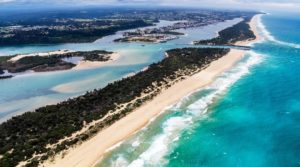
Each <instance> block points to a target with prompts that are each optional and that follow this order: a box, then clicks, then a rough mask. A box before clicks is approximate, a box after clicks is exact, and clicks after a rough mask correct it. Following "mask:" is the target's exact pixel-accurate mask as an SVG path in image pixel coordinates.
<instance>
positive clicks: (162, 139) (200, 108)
mask: <svg viewBox="0 0 300 167" xmlns="http://www.w3.org/2000/svg"><path fill="white" fill-rule="evenodd" d="M248 54H249V55H251V56H249V58H248V59H247V60H245V61H243V62H240V63H238V64H237V65H236V66H235V67H234V68H233V69H231V70H229V71H227V72H225V73H224V74H222V75H221V76H220V77H218V79H217V80H216V81H215V82H213V84H212V85H210V86H207V87H206V88H204V90H210V93H209V94H208V95H206V96H204V97H202V98H200V99H199V100H197V101H196V102H194V103H193V104H191V105H189V106H188V107H187V110H186V112H185V113H183V115H181V116H176V117H171V118H169V119H167V120H166V121H165V122H164V123H163V125H162V128H163V131H162V133H159V134H158V135H156V136H154V137H153V139H152V140H153V141H151V145H150V146H149V147H148V148H147V149H146V150H145V151H144V152H143V153H141V154H140V156H139V157H138V158H137V159H136V160H134V161H132V162H131V163H128V161H126V163H124V162H125V161H124V159H122V162H123V164H126V166H128V167H142V166H163V164H166V163H167V162H168V160H167V159H165V156H166V155H168V153H169V152H170V149H172V148H173V147H174V145H176V141H178V140H179V139H180V136H181V134H182V132H183V131H184V130H188V129H191V128H192V127H193V125H194V122H197V120H199V119H201V118H202V117H203V114H205V113H206V112H207V111H208V106H209V105H210V104H212V103H213V102H214V100H215V98H217V97H218V96H220V95H222V94H224V93H225V92H226V90H227V89H228V88H229V87H230V86H232V85H233V84H234V83H235V82H236V81H238V80H239V79H240V78H241V77H242V76H244V75H246V74H248V73H249V68H250V67H251V66H253V65H255V64H258V63H259V62H261V60H262V58H261V56H260V55H258V54H256V53H255V52H252V51H250V52H248ZM183 100H186V98H184V99H183ZM179 107H181V106H180V105H175V106H173V108H174V109H176V108H179ZM183 112H184V111H183ZM139 144H140V143H139ZM135 145H136V143H135V144H133V145H132V146H133V147H134V146H135ZM121 155H122V154H121ZM122 157H123V156H122ZM118 162H120V161H118ZM127 163H128V164H127ZM113 166H115V165H113Z"/></svg>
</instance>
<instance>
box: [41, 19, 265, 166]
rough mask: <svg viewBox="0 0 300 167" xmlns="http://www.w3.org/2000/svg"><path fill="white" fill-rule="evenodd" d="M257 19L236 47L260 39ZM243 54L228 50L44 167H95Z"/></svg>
mask: <svg viewBox="0 0 300 167" xmlns="http://www.w3.org/2000/svg"><path fill="white" fill-rule="evenodd" d="M258 17H259V16H255V17H254V18H253V19H252V20H251V23H250V26H251V29H252V31H253V32H254V33H255V35H256V36H257V38H256V39H255V40H252V41H242V42H238V43H237V45H249V44H251V43H254V42H257V41H258V40H260V39H261V38H260V37H259V34H258V32H257V18H258ZM244 54H245V51H242V50H235V49H231V50H230V52H229V53H228V54H227V55H226V56H224V57H222V58H220V59H218V60H216V61H214V62H213V63H211V64H210V65H209V67H208V68H206V69H205V70H202V71H201V72H199V73H196V74H195V75H193V76H191V77H188V78H187V79H185V80H183V81H181V82H178V83H176V84H174V85H173V86H171V87H170V88H169V89H167V90H165V91H163V92H162V93H160V94H159V95H158V96H156V97H155V98H154V99H153V100H152V101H150V102H147V103H146V104H144V105H142V106H141V107H140V108H138V109H136V110H135V111H134V112H132V113H130V114H129V115H128V116H126V117H124V118H122V119H121V120H119V121H117V122H116V123H115V124H113V125H112V126H110V127H108V128H106V129H104V130H102V131H101V132H99V133H98V134H97V135H96V136H95V137H93V138H91V139H90V140H88V141H86V142H84V143H83V144H81V145H79V146H78V147H75V148H74V149H71V150H69V152H68V153H67V154H66V155H65V156H64V158H63V159H62V158H61V157H56V159H55V161H54V162H46V163H45V164H43V165H44V166H55V167H61V166H71V167H73V166H76V167H87V166H94V165H95V164H96V163H97V162H98V160H99V159H101V157H102V156H103V155H104V154H105V153H106V152H107V150H109V148H111V147H113V146H114V145H115V144H117V143H119V142H121V141H123V140H125V139H126V138H128V137H129V136H131V135H132V134H133V133H134V132H136V131H138V130H140V129H141V128H142V127H144V126H145V125H146V124H147V123H148V122H149V121H150V120H151V119H152V118H154V117H156V116H157V115H159V114H160V113H161V112H163V111H164V110H165V109H166V108H167V107H168V106H170V105H173V104H175V103H176V102H178V101H180V100H181V99H182V98H183V97H185V96H186V95H188V94H190V93H192V92H194V91H196V90H198V89H200V88H203V87H205V86H207V85H209V84H210V83H212V82H213V81H214V79H215V78H216V77H217V76H219V75H220V74H221V73H223V72H224V71H226V70H228V69H230V68H231V67H232V66H234V65H235V64H236V63H237V62H238V61H239V60H240V59H241V58H242V57H243V56H244ZM108 139H109V140H108Z"/></svg>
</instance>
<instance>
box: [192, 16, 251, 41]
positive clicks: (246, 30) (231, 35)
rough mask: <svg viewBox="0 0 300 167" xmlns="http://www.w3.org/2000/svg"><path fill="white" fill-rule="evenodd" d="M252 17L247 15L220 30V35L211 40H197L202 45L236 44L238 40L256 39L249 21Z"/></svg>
mask: <svg viewBox="0 0 300 167" xmlns="http://www.w3.org/2000/svg"><path fill="white" fill-rule="evenodd" d="M251 18H252V16H251V17H245V18H244V20H243V21H242V22H240V23H238V24H236V25H234V26H232V27H229V28H226V29H224V30H222V31H220V32H219V36H218V37H216V38H213V39H209V40H202V41H196V42H194V43H195V44H200V45H234V44H235V43H236V42H237V41H243V40H247V39H255V35H254V33H253V32H252V31H251V29H250V26H249V21H250V19H251Z"/></svg>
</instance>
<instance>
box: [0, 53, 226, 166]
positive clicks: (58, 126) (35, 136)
mask: <svg viewBox="0 0 300 167" xmlns="http://www.w3.org/2000/svg"><path fill="white" fill-rule="evenodd" d="M228 52H229V49H209V48H207V49H200V48H184V49H173V50H169V51H167V53H168V55H169V56H168V57H167V58H165V59H164V60H162V61H160V62H158V63H154V64H152V65H150V66H149V68H148V69H147V70H145V71H141V72H139V73H137V74H136V75H134V76H132V77H128V78H124V79H122V80H119V81H116V82H114V83H111V84H109V85H107V86H106V87H104V88H103V89H100V90H94V91H91V92H87V93H86V94H85V95H82V96H80V97H77V98H73V99H69V100H67V101H65V102H62V103H59V104H57V105H50V106H46V107H42V108H39V109H37V110H35V112H27V113H25V114H23V115H20V116H15V117H13V118H12V119H10V120H8V121H6V122H4V123H2V124H1V125H0V155H1V158H0V166H3V167H10V166H16V165H17V164H19V163H20V162H24V161H26V163H25V164H27V166H37V165H38V164H39V162H41V161H43V160H47V159H49V158H50V157H52V156H53V155H55V154H57V153H59V152H61V151H63V150H65V149H68V148H70V147H71V146H73V145H74V144H78V143H80V142H82V141H84V140H87V139H88V138H90V137H92V136H93V135H95V134H96V133H97V132H98V131H100V130H101V129H103V128H104V127H107V126H109V125H111V124H112V123H114V122H115V121H117V120H119V119H121V118H123V117H124V116H126V115H127V114H128V113H130V112H131V111H133V110H134V109H136V108H137V107H139V106H140V105H142V104H143V103H144V102H145V101H148V100H150V99H152V98H153V97H155V96H156V95H157V94H159V92H161V91H162V90H164V89H167V88H168V87H170V86H171V85H172V84H174V83H176V82H178V81H180V80H183V79H184V78H185V77H186V76H189V75H193V74H195V73H196V72H199V71H201V70H202V69H204V68H206V67H207V66H208V65H209V64H210V63H211V62H212V61H214V60H217V59H218V58H221V57H222V56H224V55H225V54H227V53H228ZM97 120H101V121H99V122H98V123H97V124H95V125H93V126H90V127H89V128H88V130H87V131H85V132H84V133H79V134H77V135H76V136H75V137H71V135H72V134H73V133H74V132H77V131H79V130H81V129H82V128H84V127H85V126H86V125H88V124H89V123H91V122H93V121H97ZM65 137H69V138H65ZM103 140H107V139H103Z"/></svg>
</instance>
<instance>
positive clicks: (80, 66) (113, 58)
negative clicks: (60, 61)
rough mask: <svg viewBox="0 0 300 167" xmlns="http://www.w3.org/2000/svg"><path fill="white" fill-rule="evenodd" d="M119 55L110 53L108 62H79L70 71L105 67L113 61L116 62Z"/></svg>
mask: <svg viewBox="0 0 300 167" xmlns="http://www.w3.org/2000/svg"><path fill="white" fill-rule="evenodd" d="M120 56H121V55H120V54H119V53H112V54H111V55H110V60H108V61H84V60H82V61H80V62H79V63H78V64H77V65H76V66H75V67H74V68H72V70H83V69H91V68H97V67H102V66H105V65H109V64H111V63H112V62H113V61H116V60H117V59H119V58H120Z"/></svg>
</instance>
